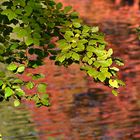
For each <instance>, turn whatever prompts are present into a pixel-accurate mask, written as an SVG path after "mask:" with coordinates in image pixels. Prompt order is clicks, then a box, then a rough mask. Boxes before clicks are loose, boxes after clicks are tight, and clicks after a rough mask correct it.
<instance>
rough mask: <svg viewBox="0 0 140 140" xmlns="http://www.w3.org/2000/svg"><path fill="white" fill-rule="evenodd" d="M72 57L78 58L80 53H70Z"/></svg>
mask: <svg viewBox="0 0 140 140" xmlns="http://www.w3.org/2000/svg"><path fill="white" fill-rule="evenodd" d="M72 58H73V59H74V60H78V61H79V60H80V55H79V54H78V53H73V54H72Z"/></svg>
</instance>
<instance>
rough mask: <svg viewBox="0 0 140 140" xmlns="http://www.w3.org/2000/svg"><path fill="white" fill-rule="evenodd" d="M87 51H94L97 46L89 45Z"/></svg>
mask: <svg viewBox="0 0 140 140" xmlns="http://www.w3.org/2000/svg"><path fill="white" fill-rule="evenodd" d="M87 51H88V52H94V51H95V48H94V47H93V46H87Z"/></svg>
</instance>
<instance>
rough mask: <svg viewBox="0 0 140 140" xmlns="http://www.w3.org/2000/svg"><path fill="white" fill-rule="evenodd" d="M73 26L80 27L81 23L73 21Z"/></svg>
mask: <svg viewBox="0 0 140 140" xmlns="http://www.w3.org/2000/svg"><path fill="white" fill-rule="evenodd" d="M73 26H74V27H75V28H80V27H81V24H80V23H79V22H73Z"/></svg>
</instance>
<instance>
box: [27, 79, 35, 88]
mask: <svg viewBox="0 0 140 140" xmlns="http://www.w3.org/2000/svg"><path fill="white" fill-rule="evenodd" d="M26 87H27V88H28V89H32V88H33V87H34V83H33V82H31V81H30V82H28V83H27V84H26Z"/></svg>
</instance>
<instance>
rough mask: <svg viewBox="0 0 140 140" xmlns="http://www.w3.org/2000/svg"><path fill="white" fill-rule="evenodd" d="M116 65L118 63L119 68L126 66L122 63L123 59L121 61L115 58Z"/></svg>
mask: <svg viewBox="0 0 140 140" xmlns="http://www.w3.org/2000/svg"><path fill="white" fill-rule="evenodd" d="M115 63H116V64H117V65H118V66H123V65H124V63H123V61H122V60H121V59H119V58H115Z"/></svg>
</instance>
